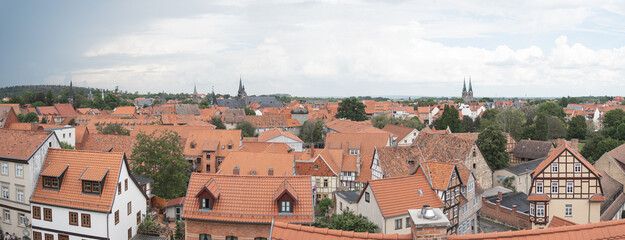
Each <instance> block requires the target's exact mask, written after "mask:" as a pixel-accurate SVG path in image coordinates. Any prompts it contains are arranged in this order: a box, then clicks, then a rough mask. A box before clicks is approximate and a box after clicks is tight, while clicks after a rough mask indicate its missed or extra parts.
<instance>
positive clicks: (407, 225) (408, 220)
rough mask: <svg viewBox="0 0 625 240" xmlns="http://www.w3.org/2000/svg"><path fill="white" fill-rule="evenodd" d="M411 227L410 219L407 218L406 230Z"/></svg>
mask: <svg viewBox="0 0 625 240" xmlns="http://www.w3.org/2000/svg"><path fill="white" fill-rule="evenodd" d="M409 227H410V218H409V217H407V218H406V228H409Z"/></svg>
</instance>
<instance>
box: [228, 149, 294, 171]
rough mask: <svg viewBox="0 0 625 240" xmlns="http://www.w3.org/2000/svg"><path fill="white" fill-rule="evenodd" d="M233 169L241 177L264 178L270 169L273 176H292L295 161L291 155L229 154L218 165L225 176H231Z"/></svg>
mask: <svg viewBox="0 0 625 240" xmlns="http://www.w3.org/2000/svg"><path fill="white" fill-rule="evenodd" d="M235 167H239V172H240V174H241V175H263V176H266V175H267V174H268V171H269V169H270V168H273V174H274V175H294V173H293V172H294V169H295V159H294V157H293V155H291V154H281V153H267V152H262V153H256V152H231V153H230V154H228V156H227V157H226V158H225V159H224V160H223V162H222V163H221V164H220V165H219V168H220V169H221V170H222V171H223V173H226V174H232V173H233V169H234V168H235Z"/></svg>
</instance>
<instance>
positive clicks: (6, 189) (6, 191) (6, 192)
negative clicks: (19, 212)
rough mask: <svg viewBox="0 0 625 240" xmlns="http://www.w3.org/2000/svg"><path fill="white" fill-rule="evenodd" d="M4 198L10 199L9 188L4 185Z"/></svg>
mask: <svg viewBox="0 0 625 240" xmlns="http://www.w3.org/2000/svg"><path fill="white" fill-rule="evenodd" d="M2 198H4V199H9V188H8V187H2Z"/></svg>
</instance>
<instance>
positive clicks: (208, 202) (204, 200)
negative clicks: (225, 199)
mask: <svg viewBox="0 0 625 240" xmlns="http://www.w3.org/2000/svg"><path fill="white" fill-rule="evenodd" d="M200 209H204V210H210V209H211V199H210V198H202V206H200Z"/></svg>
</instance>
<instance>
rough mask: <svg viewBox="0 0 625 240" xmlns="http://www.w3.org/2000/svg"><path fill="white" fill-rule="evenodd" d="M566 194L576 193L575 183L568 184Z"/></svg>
mask: <svg viewBox="0 0 625 240" xmlns="http://www.w3.org/2000/svg"><path fill="white" fill-rule="evenodd" d="M569 190H570V191H569ZM566 193H575V183H573V182H566Z"/></svg>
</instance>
